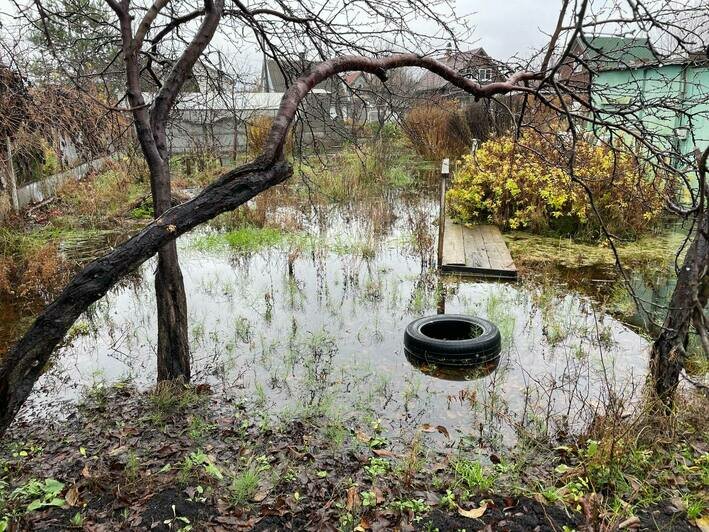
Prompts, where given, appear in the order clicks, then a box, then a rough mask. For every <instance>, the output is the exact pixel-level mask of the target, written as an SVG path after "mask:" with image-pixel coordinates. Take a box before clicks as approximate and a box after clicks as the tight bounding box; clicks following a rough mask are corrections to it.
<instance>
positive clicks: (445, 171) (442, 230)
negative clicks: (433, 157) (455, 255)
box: [438, 159, 450, 268]
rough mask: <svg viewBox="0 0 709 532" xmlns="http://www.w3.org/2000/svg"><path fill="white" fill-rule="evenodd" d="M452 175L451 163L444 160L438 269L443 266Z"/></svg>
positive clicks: (439, 216) (439, 214) (439, 212)
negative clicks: (447, 199) (447, 194)
mask: <svg viewBox="0 0 709 532" xmlns="http://www.w3.org/2000/svg"><path fill="white" fill-rule="evenodd" d="M449 175H450V161H449V160H448V159H443V162H442V163H441V197H440V202H439V210H438V267H439V268H440V267H441V264H443V236H444V234H445V227H446V190H447V189H448V176H449Z"/></svg>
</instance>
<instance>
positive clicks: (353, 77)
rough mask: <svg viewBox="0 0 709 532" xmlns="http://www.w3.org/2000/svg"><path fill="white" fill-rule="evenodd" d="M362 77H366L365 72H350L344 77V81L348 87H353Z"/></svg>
mask: <svg viewBox="0 0 709 532" xmlns="http://www.w3.org/2000/svg"><path fill="white" fill-rule="evenodd" d="M362 75H364V73H363V72H348V73H347V74H345V75H344V76H343V79H344V80H345V83H347V84H348V85H352V84H353V83H354V82H355V81H357V80H358V79H359V77H360V76H362Z"/></svg>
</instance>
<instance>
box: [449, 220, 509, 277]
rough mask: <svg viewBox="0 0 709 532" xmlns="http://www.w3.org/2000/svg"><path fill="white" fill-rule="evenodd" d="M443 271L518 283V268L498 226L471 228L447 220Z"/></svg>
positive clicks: (476, 226)
mask: <svg viewBox="0 0 709 532" xmlns="http://www.w3.org/2000/svg"><path fill="white" fill-rule="evenodd" d="M441 255H442V257H441V270H442V271H444V272H455V273H461V274H468V275H476V276H480V277H496V278H501V279H517V268H516V266H515V263H514V261H513V260H512V256H511V255H510V251H509V250H508V249H507V244H505V241H504V240H503V238H502V234H501V233H500V230H499V229H498V228H497V227H495V226H494V225H475V226H472V227H467V226H463V225H459V224H457V223H454V222H453V221H452V220H451V219H450V218H448V217H447V216H446V218H445V227H444V230H443V246H442V247H441Z"/></svg>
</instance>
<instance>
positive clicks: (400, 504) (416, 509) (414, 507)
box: [389, 499, 431, 521]
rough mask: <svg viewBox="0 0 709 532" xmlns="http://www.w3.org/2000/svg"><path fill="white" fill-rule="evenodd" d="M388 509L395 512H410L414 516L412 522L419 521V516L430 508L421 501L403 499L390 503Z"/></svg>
mask: <svg viewBox="0 0 709 532" xmlns="http://www.w3.org/2000/svg"><path fill="white" fill-rule="evenodd" d="M389 507H390V508H391V509H392V510H395V511H397V512H402V513H403V512H411V513H413V514H414V520H415V521H419V520H420V519H421V516H422V515H423V514H425V513H427V512H428V511H429V510H430V509H431V508H430V506H428V504H426V503H425V502H423V499H403V500H398V501H394V502H392V503H391V504H390V505H389Z"/></svg>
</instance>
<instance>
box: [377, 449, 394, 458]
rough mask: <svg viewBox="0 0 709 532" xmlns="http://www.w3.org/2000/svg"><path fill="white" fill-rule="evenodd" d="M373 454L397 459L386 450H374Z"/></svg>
mask: <svg viewBox="0 0 709 532" xmlns="http://www.w3.org/2000/svg"><path fill="white" fill-rule="evenodd" d="M372 452H373V453H374V454H376V455H377V456H391V457H395V456H396V454H394V453H393V452H391V451H387V450H386V449H372Z"/></svg>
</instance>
